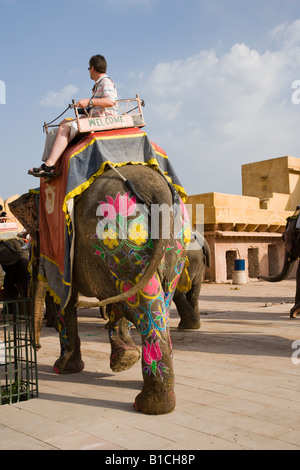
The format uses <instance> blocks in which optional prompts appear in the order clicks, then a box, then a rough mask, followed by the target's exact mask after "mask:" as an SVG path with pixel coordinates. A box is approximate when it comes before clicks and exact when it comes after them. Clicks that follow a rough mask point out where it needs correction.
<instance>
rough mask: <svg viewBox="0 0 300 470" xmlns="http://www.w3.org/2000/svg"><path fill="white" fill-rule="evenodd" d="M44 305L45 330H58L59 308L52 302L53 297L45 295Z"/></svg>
mask: <svg viewBox="0 0 300 470" xmlns="http://www.w3.org/2000/svg"><path fill="white" fill-rule="evenodd" d="M45 304H46V315H45V318H46V327H47V328H52V327H53V328H55V329H56V330H58V326H57V316H58V312H59V306H58V305H57V304H56V303H55V302H54V300H53V297H52V296H51V295H50V294H49V292H47V293H46V298H45Z"/></svg>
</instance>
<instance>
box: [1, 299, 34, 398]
mask: <svg viewBox="0 0 300 470" xmlns="http://www.w3.org/2000/svg"><path fill="white" fill-rule="evenodd" d="M37 396H38V376H37V361H36V351H35V348H34V328H33V308H32V300H31V299H27V298H23V299H9V300H0V405H5V404H11V403H17V402H20V401H25V400H29V399H30V398H34V397H37Z"/></svg>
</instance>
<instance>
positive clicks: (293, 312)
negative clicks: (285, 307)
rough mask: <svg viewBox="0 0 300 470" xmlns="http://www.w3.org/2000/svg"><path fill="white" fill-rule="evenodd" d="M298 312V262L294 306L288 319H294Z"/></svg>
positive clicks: (299, 263) (299, 286) (299, 282)
mask: <svg viewBox="0 0 300 470" xmlns="http://www.w3.org/2000/svg"><path fill="white" fill-rule="evenodd" d="M299 312H300V262H299V261H298V268H297V274H296V296H295V305H294V307H293V308H292V309H291V311H290V318H296V317H297V315H298V313H299Z"/></svg>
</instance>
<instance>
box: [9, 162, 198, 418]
mask: <svg viewBox="0 0 300 470" xmlns="http://www.w3.org/2000/svg"><path fill="white" fill-rule="evenodd" d="M127 180H129V181H130V183H131V184H130V188H129V187H128V186H127V184H126V181H127ZM41 184H42V183H41ZM172 189H173V190H172ZM133 191H134V192H133ZM99 201H100V205H99ZM141 201H142V203H141ZM157 206H160V207H161V206H163V207H167V208H168V210H169V219H168V221H167V223H164V220H162V223H161V219H164V217H163V214H160V223H159V229H158V230H157V227H156V228H155V229H154V228H153V221H152V218H151V214H152V213H151V211H152V207H157ZM175 206H176V210H175V209H174V207H175ZM179 206H180V208H181V210H178V209H179ZM9 207H10V210H11V212H12V213H13V214H14V215H15V217H16V218H17V219H18V220H19V221H20V222H21V223H22V225H23V226H24V227H25V228H26V229H27V231H28V232H29V233H30V235H31V236H32V237H33V238H34V237H35V240H38V230H39V227H38V217H37V213H36V212H37V209H36V206H35V203H34V200H33V196H32V195H31V194H30V193H28V194H24V195H23V196H20V197H19V198H18V199H16V200H15V201H13V202H12V203H10V204H9ZM136 211H137V213H136ZM113 213H114V216H113V215H112V216H111V214H113ZM96 214H97V215H98V217H97V216H96ZM137 214H138V215H137ZM110 217H112V218H113V219H114V220H110ZM150 219H151V220H150ZM74 225H75V226H74V231H75V242H74V254H75V256H74V262H73V268H72V283H71V293H70V296H69V300H68V302H67V304H66V305H65V306H64V307H63V308H61V310H60V313H59V318H58V321H59V336H60V346H61V352H60V356H59V358H58V359H57V360H56V362H55V364H54V370H55V372H57V373H59V374H65V373H75V372H80V371H81V370H82V369H83V368H84V362H83V360H82V358H81V350H80V338H79V335H78V324H77V315H76V303H77V299H78V295H79V293H80V294H81V295H83V296H85V297H96V298H98V299H99V301H100V306H106V305H108V306H109V307H110V308H109V319H110V322H109V323H110V326H109V339H110V344H111V355H110V367H111V369H112V370H113V371H120V370H126V369H129V368H130V367H131V366H132V365H133V364H135V363H136V362H137V361H138V360H139V359H140V352H139V349H138V348H137V346H136V345H135V344H134V342H133V340H132V338H131V335H130V330H129V329H128V328H127V327H126V324H127V322H131V323H132V324H134V325H135V327H136V329H137V331H138V332H139V333H140V335H141V339H142V374H143V388H142V391H141V392H140V393H139V394H138V395H137V396H136V398H135V402H134V408H135V410H137V411H140V412H143V413H146V414H164V413H169V412H171V411H172V410H173V409H174V407H175V403H176V398H175V393H174V371H173V361H172V345H171V339H170V332H169V324H168V320H169V308H170V305H171V301H172V298H173V295H174V292H175V289H176V285H177V283H178V280H179V278H180V275H181V272H182V270H183V267H184V263H185V260H186V249H187V246H188V243H189V240H190V225H189V219H188V215H187V213H186V211H185V209H184V204H183V203H182V201H181V199H180V198H179V196H178V193H177V192H176V191H174V188H172V187H171V185H170V183H168V181H167V179H166V178H165V177H163V175H162V174H161V173H159V172H158V171H155V170H154V169H153V168H151V167H149V166H145V165H140V164H138V165H137V164H135V165H132V164H128V165H126V166H122V167H120V168H119V174H116V173H115V172H114V170H113V169H108V170H106V171H105V172H104V173H103V174H102V175H101V176H100V177H97V178H96V179H95V180H94V181H93V183H92V184H91V185H90V186H89V187H88V188H87V189H86V190H85V192H84V193H83V194H82V195H80V197H79V198H77V199H76V200H75V203H74ZM165 226H167V227H169V234H168V235H166V234H165V233H164V234H163V233H162V232H163V229H165V228H166V227H165ZM177 230H178V231H177ZM125 232H127V233H126V236H123V235H124V233H125ZM36 246H38V243H36ZM38 286H39V282H38ZM44 288H45V286H42V287H41V291H43V289H44ZM38 289H39V287H37V290H38ZM36 297H38V294H37V296H36ZM61 307H62V306H61ZM124 325H125V327H124Z"/></svg>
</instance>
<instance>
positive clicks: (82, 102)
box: [76, 98, 90, 108]
mask: <svg viewBox="0 0 300 470" xmlns="http://www.w3.org/2000/svg"><path fill="white" fill-rule="evenodd" d="M89 102H90V100H89V98H85V99H83V100H79V101H77V103H76V107H77V108H87V107H88V105H89Z"/></svg>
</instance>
